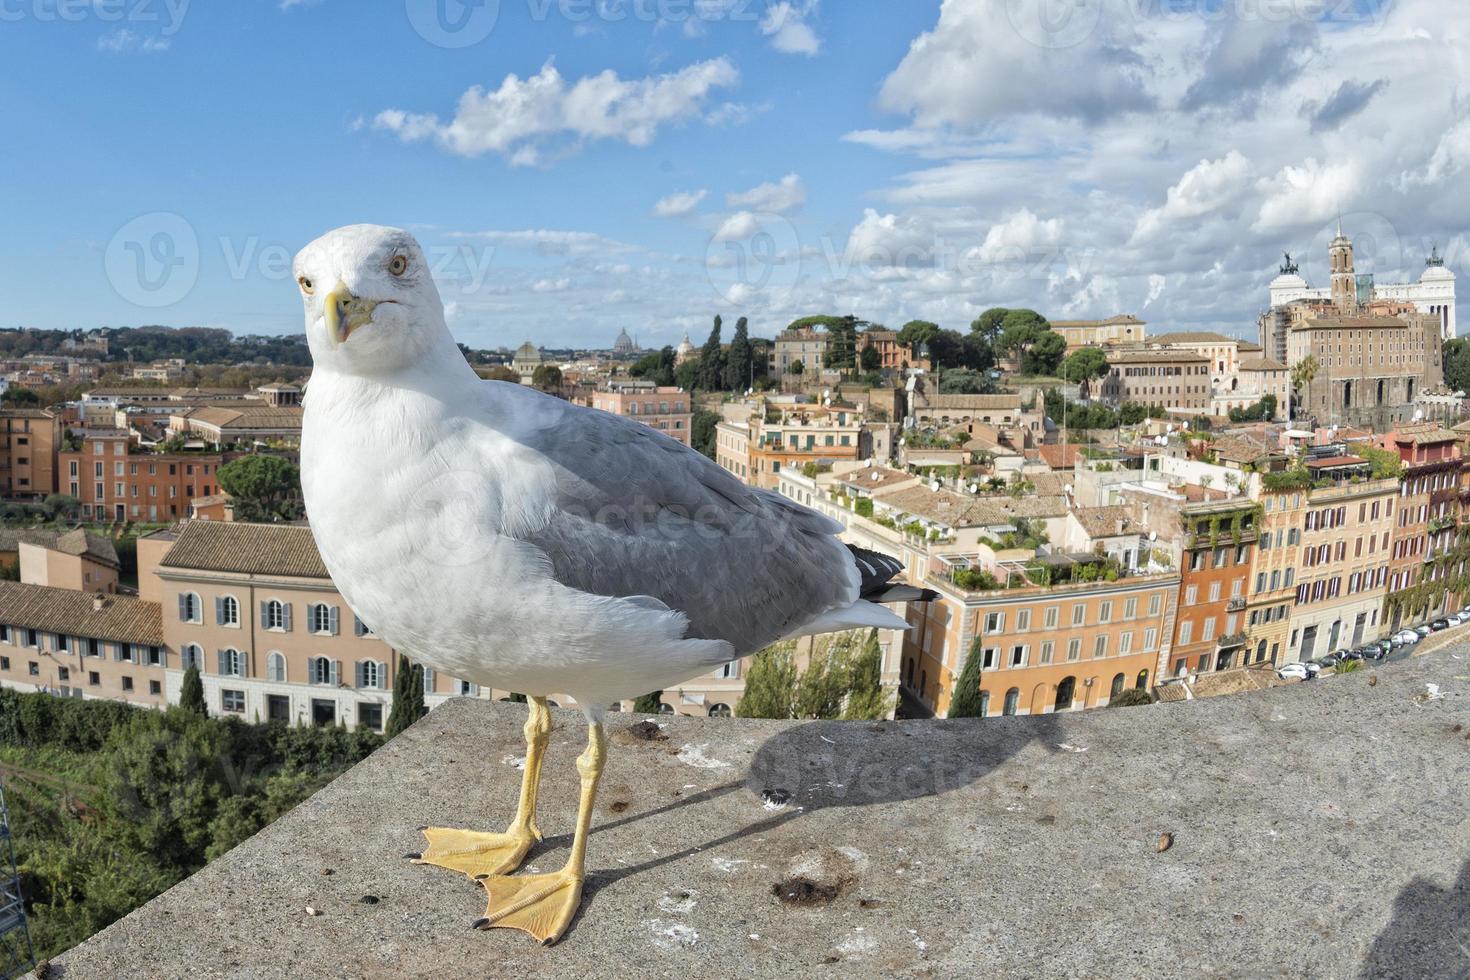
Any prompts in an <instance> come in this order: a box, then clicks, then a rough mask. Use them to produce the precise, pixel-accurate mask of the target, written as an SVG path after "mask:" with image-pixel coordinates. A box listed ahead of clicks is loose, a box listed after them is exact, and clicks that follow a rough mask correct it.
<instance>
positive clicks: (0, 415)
mask: <svg viewBox="0 0 1470 980" xmlns="http://www.w3.org/2000/svg"><path fill="white" fill-rule="evenodd" d="M54 418H56V413H55V412H48V411H46V410H45V409H44V408H0V419H54Z"/></svg>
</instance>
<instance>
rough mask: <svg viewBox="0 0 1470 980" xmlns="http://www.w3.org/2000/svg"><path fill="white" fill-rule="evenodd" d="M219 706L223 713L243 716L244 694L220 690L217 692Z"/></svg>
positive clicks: (242, 692) (225, 689)
mask: <svg viewBox="0 0 1470 980" xmlns="http://www.w3.org/2000/svg"><path fill="white" fill-rule="evenodd" d="M219 706H220V709H221V710H223V711H228V712H230V713H232V714H237V715H243V714H244V713H245V692H244V691H231V690H229V689H227V688H221V689H220V692H219Z"/></svg>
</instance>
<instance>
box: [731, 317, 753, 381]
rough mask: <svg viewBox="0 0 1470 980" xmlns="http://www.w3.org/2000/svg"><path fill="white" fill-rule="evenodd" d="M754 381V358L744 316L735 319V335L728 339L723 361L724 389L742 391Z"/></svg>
mask: <svg viewBox="0 0 1470 980" xmlns="http://www.w3.org/2000/svg"><path fill="white" fill-rule="evenodd" d="M754 383H755V358H754V351H753V349H752V348H751V346H750V329H749V327H748V326H747V325H746V321H745V317H741V318H740V319H738V320H736V321H735V337H734V339H732V340H731V341H730V352H729V357H728V358H727V360H726V363H725V390H726V391H744V390H745V389H746V388H749V387H751V386H752V385H753V384H754Z"/></svg>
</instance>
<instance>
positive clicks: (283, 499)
mask: <svg viewBox="0 0 1470 980" xmlns="http://www.w3.org/2000/svg"><path fill="white" fill-rule="evenodd" d="M215 476H216V478H217V479H218V480H219V485H220V488H221V489H223V490H224V491H225V492H226V493H228V494H229V495H230V496H232V497H234V498H235V501H236V503H235V508H236V510H237V512H240V514H241V516H242V517H245V518H246V519H255V520H271V519H273V518H277V517H283V518H287V519H290V518H294V517H296V516H298V515H299V507H300V503H301V471H300V470H299V469H298V468H297V467H296V464H295V463H293V462H291V461H290V460H289V459H286V458H285V457H282V456H272V455H270V454H268V453H256V454H253V455H250V456H241V457H240V458H239V459H236V460H232V461H231V462H228V463H226V464H225V465H223V466H221V467H220V468H219V470H218V471H217V472H216V474H215Z"/></svg>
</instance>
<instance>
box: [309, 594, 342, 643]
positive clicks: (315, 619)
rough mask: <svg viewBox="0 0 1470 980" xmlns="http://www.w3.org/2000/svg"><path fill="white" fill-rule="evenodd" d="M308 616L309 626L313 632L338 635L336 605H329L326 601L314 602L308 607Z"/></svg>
mask: <svg viewBox="0 0 1470 980" xmlns="http://www.w3.org/2000/svg"><path fill="white" fill-rule="evenodd" d="M306 617H307V623H308V626H309V628H310V629H311V631H312V632H313V633H321V634H324V635H327V634H330V635H334V636H335V635H336V633H337V607H336V606H330V605H327V603H325V602H317V603H313V604H311V605H309V606H307V607H306Z"/></svg>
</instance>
